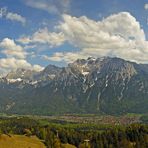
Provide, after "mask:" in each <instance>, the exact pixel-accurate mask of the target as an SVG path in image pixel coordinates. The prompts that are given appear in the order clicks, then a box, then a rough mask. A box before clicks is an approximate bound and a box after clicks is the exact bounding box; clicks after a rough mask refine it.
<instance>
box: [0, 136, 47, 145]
mask: <svg viewBox="0 0 148 148" xmlns="http://www.w3.org/2000/svg"><path fill="white" fill-rule="evenodd" d="M0 148H46V147H45V145H44V144H43V143H42V142H41V141H40V140H39V139H38V138H37V137H36V136H32V137H27V136H25V135H5V134H2V135H0Z"/></svg>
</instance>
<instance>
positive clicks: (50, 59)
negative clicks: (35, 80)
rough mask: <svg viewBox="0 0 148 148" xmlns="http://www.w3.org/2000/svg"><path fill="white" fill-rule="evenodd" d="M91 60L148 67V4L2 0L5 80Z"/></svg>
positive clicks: (0, 49) (0, 65) (133, 0)
mask: <svg viewBox="0 0 148 148" xmlns="http://www.w3.org/2000/svg"><path fill="white" fill-rule="evenodd" d="M90 56H92V57H96V58H97V57H102V56H111V57H119V58H123V59H126V60H130V61H134V62H137V63H148V1H147V0H124V1H123V0H15V1H14V0H0V75H3V74H6V73H8V72H9V71H11V70H16V69H17V68H28V69H33V70H37V71H40V70H42V69H43V68H44V67H45V66H47V65H48V64H55V65H58V66H65V65H66V64H68V63H70V62H73V61H74V60H76V59H78V58H88V57H90Z"/></svg>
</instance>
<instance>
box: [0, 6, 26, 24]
mask: <svg viewBox="0 0 148 148" xmlns="http://www.w3.org/2000/svg"><path fill="white" fill-rule="evenodd" d="M0 18H5V19H7V20H11V21H17V22H20V23H22V24H23V25H25V24H26V18H25V17H23V16H21V15H20V14H17V13H13V12H8V10H7V8H6V7H2V8H0Z"/></svg>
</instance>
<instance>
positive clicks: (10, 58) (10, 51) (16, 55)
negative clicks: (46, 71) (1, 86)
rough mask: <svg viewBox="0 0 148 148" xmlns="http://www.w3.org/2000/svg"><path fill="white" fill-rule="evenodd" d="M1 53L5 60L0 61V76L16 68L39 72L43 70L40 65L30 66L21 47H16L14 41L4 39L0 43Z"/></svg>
mask: <svg viewBox="0 0 148 148" xmlns="http://www.w3.org/2000/svg"><path fill="white" fill-rule="evenodd" d="M0 48H1V49H2V50H1V53H3V54H4V55H5V56H6V58H1V59H0V74H7V73H8V72H9V71H11V70H16V69H17V68H26V69H33V70H36V71H40V70H42V69H43V67H41V66H40V65H32V64H30V63H29V62H27V60H26V57H27V55H28V54H29V53H27V52H26V51H25V50H24V49H23V47H22V46H20V45H17V44H16V43H15V42H14V40H12V39H9V38H4V39H3V40H2V41H1V42H0Z"/></svg>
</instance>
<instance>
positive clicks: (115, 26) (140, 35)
mask: <svg viewBox="0 0 148 148" xmlns="http://www.w3.org/2000/svg"><path fill="white" fill-rule="evenodd" d="M63 20H64V21H63V22H61V24H60V25H59V27H58V28H59V29H60V31H61V32H63V34H64V36H65V40H67V41H68V42H69V43H71V44H72V45H73V46H75V47H76V48H79V49H80V53H79V54H80V55H83V56H84V55H85V56H88V55H89V56H95V57H96V56H97V57H98V56H118V57H121V58H124V59H127V60H132V61H137V62H148V58H147V55H148V41H146V38H145V34H144V31H143V29H141V27H140V24H139V22H138V21H137V20H136V19H135V18H134V17H133V16H132V15H131V14H130V13H128V12H121V13H118V14H113V15H111V16H109V17H107V18H105V19H103V20H102V21H98V22H97V21H94V20H91V19H88V18H87V17H85V16H82V17H80V18H76V17H72V16H70V15H63ZM69 56H70V55H69ZM72 56H73V54H72ZM53 57H55V56H54V55H53ZM139 57H142V58H139Z"/></svg>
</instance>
